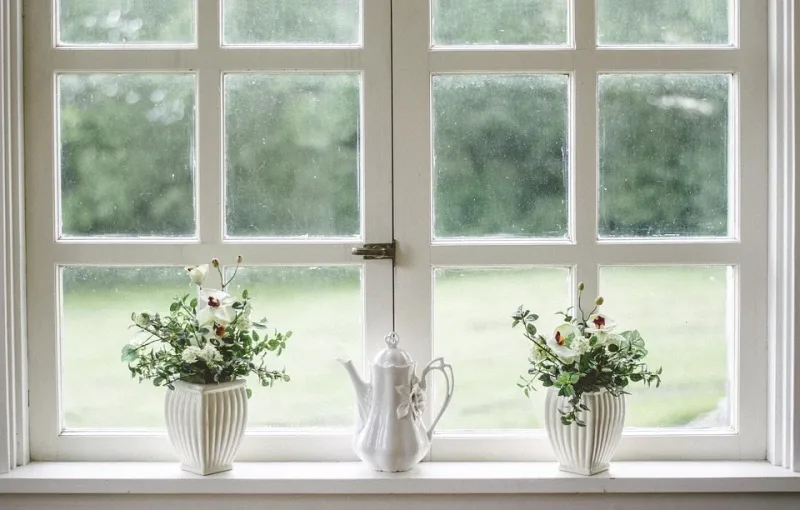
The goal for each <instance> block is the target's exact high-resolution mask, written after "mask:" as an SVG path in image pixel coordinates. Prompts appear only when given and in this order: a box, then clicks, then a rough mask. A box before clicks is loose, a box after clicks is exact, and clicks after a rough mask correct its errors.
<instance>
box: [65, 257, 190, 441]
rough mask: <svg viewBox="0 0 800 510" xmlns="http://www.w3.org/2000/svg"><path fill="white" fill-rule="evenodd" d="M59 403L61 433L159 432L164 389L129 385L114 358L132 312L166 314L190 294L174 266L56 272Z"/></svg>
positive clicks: (128, 335) (129, 334) (129, 335)
mask: <svg viewBox="0 0 800 510" xmlns="http://www.w3.org/2000/svg"><path fill="white" fill-rule="evenodd" d="M62 282H63V297H62V312H61V369H62V381H61V384H62V386H61V404H62V410H63V411H62V412H63V417H62V419H63V425H64V427H65V428H67V429H85V428H164V392H165V391H166V390H165V389H164V388H157V387H155V386H153V384H152V383H151V382H148V381H145V382H142V383H141V384H139V383H138V380H137V379H132V378H131V374H130V372H129V371H128V368H127V366H126V365H125V364H124V363H122V362H121V361H120V352H121V351H122V347H123V346H124V345H125V344H128V343H130V342H131V340H132V339H133V335H134V331H133V330H131V329H129V328H128V326H129V325H130V323H131V313H132V312H135V311H145V310H149V311H152V312H158V313H162V314H165V313H169V305H170V303H171V302H172V299H173V298H174V297H175V296H179V295H181V296H182V295H184V294H189V293H191V292H194V290H193V288H192V287H191V286H190V285H189V279H188V278H187V277H186V271H184V270H183V268H181V267H76V266H67V267H64V268H62Z"/></svg>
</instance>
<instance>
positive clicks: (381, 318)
mask: <svg viewBox="0 0 800 510" xmlns="http://www.w3.org/2000/svg"><path fill="white" fill-rule="evenodd" d="M23 6H24V8H25V19H24V22H25V25H24V29H25V59H26V60H25V61H26V62H27V63H28V64H27V65H26V67H25V77H24V79H25V83H26V85H27V90H26V97H25V100H26V102H25V109H26V114H25V115H26V118H27V119H31V120H32V119H37V118H39V119H49V120H48V121H43V122H41V123H38V122H28V123H27V126H26V129H27V136H26V140H27V143H26V147H25V156H26V165H25V170H26V174H25V178H26V183H27V187H26V199H27V203H28V204H41V206H37V207H29V208H28V210H27V218H26V220H27V232H28V233H29V236H28V241H27V245H28V263H29V267H31V268H33V269H34V270H33V271H31V272H29V274H28V279H27V282H28V289H29V291H28V298H29V303H33V302H34V301H35V302H36V308H37V309H41V310H45V309H47V310H48V312H47V313H43V314H30V315H29V316H28V354H29V359H28V363H29V369H30V374H31V376H30V379H29V389H30V448H31V453H30V455H31V458H32V459H34V460H49V461H51V460H64V459H68V460H168V459H170V458H171V457H172V456H171V454H170V446H169V443H168V441H167V437H166V435H165V434H163V433H160V434H156V433H152V434H151V433H144V432H142V433H135V432H131V431H125V430H118V431H115V430H105V429H104V430H78V431H74V430H64V429H63V427H62V421H61V420H62V412H61V401H60V383H61V377H60V374H59V372H60V369H61V366H60V365H61V361H60V355H59V345H60V332H59V320H58V315H59V314H58V312H55V313H53V312H51V311H55V310H59V308H60V303H59V301H60V299H59V297H58V296H59V295H60V294H61V289H60V283H59V279H60V278H59V270H58V267H59V266H60V265H70V264H76V265H111V266H114V265H118V266H126V265H128V266H150V265H152V266H166V265H173V266H178V267H182V266H184V265H186V264H187V263H191V261H202V260H210V259H211V258H212V257H218V258H219V259H220V260H222V261H231V260H235V259H236V257H237V254H242V255H243V256H244V259H245V260H246V261H247V265H248V266H266V265H288V266H291V265H297V266H300V265H313V266H325V265H351V266H352V265H356V266H361V267H362V288H363V298H364V299H363V303H364V308H363V311H362V313H363V316H364V317H369V318H370V320H369V321H365V327H364V339H365V342H364V358H365V359H366V358H368V357H371V355H373V354H374V353H375V352H376V351H377V350H379V349H380V348H381V344H382V339H383V336H384V335H385V334H386V332H387V331H391V329H392V315H391V312H392V293H391V289H392V265H391V262H390V261H376V262H375V263H365V262H364V261H363V260H362V259H361V258H358V257H355V256H353V255H352V254H351V250H352V248H354V247H356V246H359V245H361V244H364V243H376V242H385V240H387V239H391V236H392V216H391V117H390V112H391V89H390V88H389V87H387V86H386V83H389V82H390V81H391V78H390V77H391V46H390V45H391V40H390V36H389V34H390V21H391V18H390V16H391V12H390V7H391V5H390V2H389V0H377V1H369V2H362V9H361V13H362V16H363V20H364V23H363V26H364V30H363V34H362V39H363V44H361V43H359V44H353V45H335V46H334V45H331V46H313V45H304V46H299V47H287V46H285V45H263V46H260V45H258V46H256V45H253V46H243V45H236V46H223V44H222V37H221V33H220V31H221V26H222V23H221V20H222V3H221V2H219V1H213V0H202V1H197V0H195V8H196V13H197V16H196V19H197V21H196V38H197V40H196V43H192V44H182V45H178V46H174V45H169V46H167V45H149V46H148V45H142V46H139V45H136V46H135V47H134V48H126V47H120V46H116V47H115V46H92V45H86V46H83V45H81V46H59V45H58V44H57V34H56V27H55V23H54V20H55V19H56V18H57V11H56V10H57V2H55V1H52V0H51V1H41V0H25V1H24V2H23ZM142 71H144V72H149V71H159V72H179V73H193V74H194V75H195V76H196V84H197V89H196V90H197V92H196V112H197V113H196V117H197V119H198V120H197V133H196V135H195V136H196V140H197V143H196V146H197V148H198V149H197V153H196V154H195V158H196V161H197V173H196V176H195V179H194V180H195V200H196V204H198V206H197V207H196V210H197V213H196V215H197V230H198V232H197V238H196V239H194V240H192V239H169V238H160V239H149V238H148V239H135V238H134V239H119V238H84V239H73V238H68V239H59V238H58V237H59V233H58V230H59V228H58V226H59V221H60V218H59V216H60V211H59V210H58V203H59V200H60V196H59V195H60V190H59V183H58V172H56V171H55V170H56V169H57V168H58V153H57V152H58V151H57V150H56V147H57V138H56V137H57V133H56V131H55V129H56V122H57V121H55V120H54V119H57V118H58V117H57V110H58V104H57V98H56V93H55V82H56V80H55V76H56V75H57V74H58V73H72V72H77V73H82V72H142ZM226 72H312V73H315V72H358V73H360V74H361V91H362V92H361V97H362V99H361V103H362V104H361V121H360V126H361V148H362V160H361V165H360V166H361V169H362V170H361V175H360V185H359V190H360V193H361V220H362V221H361V224H362V231H361V234H360V235H359V236H358V237H357V238H320V239H311V240H303V239H300V238H298V239H294V238H269V237H267V238H258V239H249V238H248V239H242V238H230V237H229V238H225V237H224V218H223V207H222V204H223V190H224V184H223V183H224V167H223V156H222V154H223V150H224V147H223V144H224V136H223V133H222V130H223V122H222V119H223V97H222V94H221V91H222V79H223V78H222V77H223V75H224V73H226ZM356 354H358V353H351V355H353V356H355V355H356ZM342 376H343V377H346V376H345V374H344V373H342ZM134 383H135V382H134V381H132V384H134ZM240 452H241V453H240V454H239V459H240V460H276V461H277V460H341V459H350V458H355V457H354V456H353V453H352V450H351V448H350V436H349V435H348V434H347V433H346V432H345V431H342V432H330V433H325V432H318V431H314V430H310V429H309V430H303V429H269V430H252V431H249V432H248V433H247V435H246V436H245V438H244V440H243V442H242V447H241V450H240Z"/></svg>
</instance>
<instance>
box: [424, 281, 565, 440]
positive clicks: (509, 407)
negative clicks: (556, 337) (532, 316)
mask: <svg viewBox="0 0 800 510" xmlns="http://www.w3.org/2000/svg"><path fill="white" fill-rule="evenodd" d="M434 277H435V286H434V313H433V319H434V342H433V348H434V353H435V356H436V357H438V356H443V357H444V359H445V361H447V362H448V363H450V364H452V365H453V366H454V367H455V370H456V377H457V378H458V388H457V390H456V391H457V397H456V398H454V399H453V401H452V402H451V403H450V407H449V408H448V410H447V412H446V413H445V414H444V416H443V417H442V421H441V424H440V425H439V429H451V430H452V429H462V430H463V429H515V428H539V427H542V426H543V425H542V423H543V422H542V420H541V418H542V412H543V409H544V407H543V406H544V395H545V392H544V391H539V392H535V393H533V394H532V395H531V397H532V398H531V400H532V402H531V401H529V400H528V399H527V398H526V397H525V395H524V394H523V392H522V390H521V389H520V388H518V387H517V385H516V383H517V382H518V381H519V377H520V376H522V375H527V371H528V363H527V360H528V354H529V352H530V346H531V343H530V341H528V340H527V339H525V337H523V332H522V330H521V329H519V327H517V328H515V329H511V315H513V314H514V312H516V311H517V308H519V306H520V305H522V304H524V305H525V308H526V309H530V310H531V311H533V312H535V313H538V314H540V315H541V318H540V319H539V321H538V322H537V326H539V327H540V328H541V329H542V331H549V330H550V329H554V328H555V327H556V325H558V324H559V318H558V316H557V315H555V312H556V311H558V310H564V309H566V308H567V307H568V306H569V305H570V290H569V289H570V287H571V284H570V272H569V269H567V268H553V267H548V268H525V269H517V268H514V269H511V268H499V269H477V268H476V269H472V268H448V269H436V270H435V272H434ZM434 381H436V384H437V389H439V390H441V384H438V383H439V381H438V380H436V379H435V378H434ZM441 395H442V392H441V391H439V392H437V396H438V397H439V398H438V402H441ZM436 407H437V409H438V404H436Z"/></svg>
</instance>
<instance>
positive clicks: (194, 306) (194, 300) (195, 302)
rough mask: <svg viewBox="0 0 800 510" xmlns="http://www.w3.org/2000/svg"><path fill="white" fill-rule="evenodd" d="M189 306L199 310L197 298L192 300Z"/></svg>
mask: <svg viewBox="0 0 800 510" xmlns="http://www.w3.org/2000/svg"><path fill="white" fill-rule="evenodd" d="M189 306H190V307H191V308H197V298H192V300H191V301H190V302H189Z"/></svg>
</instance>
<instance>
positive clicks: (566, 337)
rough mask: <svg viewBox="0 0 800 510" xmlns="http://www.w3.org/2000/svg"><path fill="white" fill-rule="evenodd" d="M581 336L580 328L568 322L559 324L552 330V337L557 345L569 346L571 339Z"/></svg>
mask: <svg viewBox="0 0 800 510" xmlns="http://www.w3.org/2000/svg"><path fill="white" fill-rule="evenodd" d="M580 336H581V330H579V329H578V328H577V327H575V326H573V325H572V324H569V323H564V324H561V325H560V326H558V327H557V328H556V330H555V331H553V339H554V340H555V341H556V343H557V344H559V345H566V346H567V347H569V346H570V345H571V344H572V341H573V340H574V339H576V338H579V337H580Z"/></svg>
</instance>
